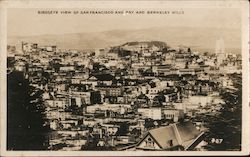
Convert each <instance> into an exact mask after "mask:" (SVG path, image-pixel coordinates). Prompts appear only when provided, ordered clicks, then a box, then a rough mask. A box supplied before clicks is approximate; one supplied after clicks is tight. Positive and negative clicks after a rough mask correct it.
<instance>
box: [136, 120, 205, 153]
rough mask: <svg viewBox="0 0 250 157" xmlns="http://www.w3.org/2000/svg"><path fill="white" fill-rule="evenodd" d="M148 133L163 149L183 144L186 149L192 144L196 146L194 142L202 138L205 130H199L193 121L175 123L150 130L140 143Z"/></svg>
mask: <svg viewBox="0 0 250 157" xmlns="http://www.w3.org/2000/svg"><path fill="white" fill-rule="evenodd" d="M148 135H150V136H151V137H152V138H153V139H154V140H155V142H156V143H157V144H158V145H159V146H160V147H161V148H162V149H163V150H166V149H170V148H173V147H176V146H182V147H183V148H184V149H185V150H186V149H188V148H189V147H190V146H192V147H193V146H194V145H193V144H194V143H195V142H196V141H197V140H198V139H200V137H201V135H203V132H200V131H198V130H197V129H196V128H195V126H194V125H193V124H192V123H191V122H182V123H175V124H170V125H169V126H165V127H160V128H156V129H152V130H149V131H148V133H147V134H146V135H145V137H144V138H143V139H142V140H141V141H140V142H139V143H138V145H139V144H140V143H141V142H142V141H143V140H144V139H145V138H146V137H147V136H148ZM170 141H171V142H170ZM170 143H171V145H170ZM197 144H198V143H197Z"/></svg>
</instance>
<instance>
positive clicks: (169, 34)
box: [8, 27, 241, 50]
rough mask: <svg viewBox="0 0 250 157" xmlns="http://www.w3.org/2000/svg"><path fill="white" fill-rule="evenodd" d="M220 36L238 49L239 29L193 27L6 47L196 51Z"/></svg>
mask: <svg viewBox="0 0 250 157" xmlns="http://www.w3.org/2000/svg"><path fill="white" fill-rule="evenodd" d="M220 37H222V38H223V39H224V41H225V47H226V48H229V49H240V47H241V32H240V30H237V29H226V28H222V29H219V28H193V27H157V28H156V27H154V28H148V29H141V30H112V31H105V32H95V33H78V34H63V35H41V36H26V37H9V38H8V44H9V45H18V46H19V47H20V45H21V41H26V42H36V43H38V44H41V45H51V44H55V45H57V46H58V47H59V48H62V49H96V48H105V47H110V46H117V45H122V44H124V43H127V42H129V41H162V42H166V43H167V44H168V45H170V46H173V47H175V46H178V45H187V46H190V47H191V48H195V49H210V50H213V49H214V47H215V42H216V40H217V39H218V38H220ZM130 44H131V43H130Z"/></svg>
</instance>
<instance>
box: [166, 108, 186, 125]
mask: <svg viewBox="0 0 250 157" xmlns="http://www.w3.org/2000/svg"><path fill="white" fill-rule="evenodd" d="M162 111H163V116H164V117H165V119H172V120H173V121H174V122H178V121H179V120H180V119H184V112H183V110H177V109H167V108H166V109H162Z"/></svg>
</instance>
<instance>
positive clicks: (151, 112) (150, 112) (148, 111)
mask: <svg viewBox="0 0 250 157" xmlns="http://www.w3.org/2000/svg"><path fill="white" fill-rule="evenodd" d="M138 113H139V114H141V115H142V117H143V118H150V119H153V120H161V119H162V110H161V108H158V107H157V108H156V107H155V108H138Z"/></svg>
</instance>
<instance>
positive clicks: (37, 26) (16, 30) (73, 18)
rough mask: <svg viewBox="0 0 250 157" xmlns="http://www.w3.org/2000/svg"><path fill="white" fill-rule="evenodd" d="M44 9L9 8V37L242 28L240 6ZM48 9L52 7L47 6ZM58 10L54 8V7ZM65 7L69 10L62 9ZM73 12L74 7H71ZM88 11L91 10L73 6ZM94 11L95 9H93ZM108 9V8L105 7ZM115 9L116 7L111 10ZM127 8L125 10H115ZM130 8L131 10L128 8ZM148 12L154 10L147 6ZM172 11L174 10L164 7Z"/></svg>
mask: <svg viewBox="0 0 250 157" xmlns="http://www.w3.org/2000/svg"><path fill="white" fill-rule="evenodd" d="M38 10H40V11H41V10H45V9H8V16H7V28H8V30H7V31H8V36H30V35H42V34H65V33H79V32H99V31H106V30H113V29H140V28H150V27H161V26H174V27H176V26H178V27H185V26H190V27H225V28H235V29H240V28H241V24H240V23H241V12H240V10H239V9H232V8H231V9H223V8H219V9H212V8H210V9H205V8H202V9H191V8H183V9H181V8H180V9H174V10H179V11H184V14H179V15H174V14H167V15H166V14H164V15H159V14H157V15H149V14H143V15H136V14H132V15H122V14H121V15H117V14H115V15H114V14H113V15H110V14H109V15H104V14H101V15H93V14H92V15H89V14H87V15H86V14H78V15H74V14H70V15H63V14H52V15H49V14H46V15H45V14H38ZM46 10H49V9H46ZM51 10H53V11H56V10H55V9H51ZM63 10H66V9H63ZM68 10H71V11H73V10H72V9H68ZM74 10H77V11H84V10H85V11H86V10H91V9H74ZM92 10H93V9H92ZM106 10H109V9H106ZM112 10H114V9H112ZM116 10H124V9H116ZM126 10H128V9H126ZM144 10H145V11H148V10H154V9H144ZM165 10H166V11H172V10H173V9H165ZM59 11H60V10H59Z"/></svg>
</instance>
